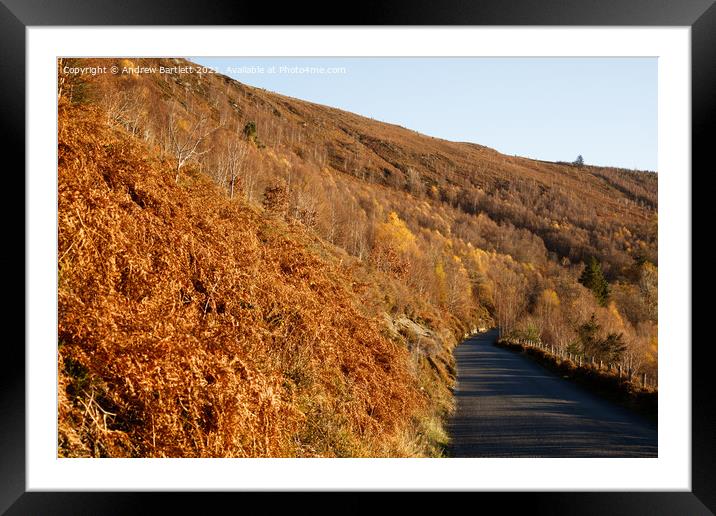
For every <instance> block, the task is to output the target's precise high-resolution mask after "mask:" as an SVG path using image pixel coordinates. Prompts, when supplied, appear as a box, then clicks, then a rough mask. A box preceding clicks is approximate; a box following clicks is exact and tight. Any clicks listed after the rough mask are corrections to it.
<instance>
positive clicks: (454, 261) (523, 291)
mask: <svg viewBox="0 0 716 516" xmlns="http://www.w3.org/2000/svg"><path fill="white" fill-rule="evenodd" d="M113 64H116V65H117V66H119V67H120V68H123V69H126V70H127V73H122V74H119V75H111V74H100V75H95V76H89V75H82V76H76V75H66V74H62V73H60V75H59V77H60V87H61V91H60V92H59V97H60V113H59V117H60V124H59V131H60V132H59V184H58V188H59V191H58V196H59V206H58V210H59V259H58V267H59V278H60V283H59V296H60V313H59V321H60V327H59V344H60V352H59V359H60V363H59V368H60V381H61V384H62V387H64V388H63V389H60V407H61V410H60V443H59V448H60V454H61V455H70V456H82V455H102V456H105V455H107V456H117V455H129V456H313V455H320V456H344V455H345V456H354V455H364V456H365V455H368V456H385V455H388V456H405V455H425V454H439V453H440V447H441V443H444V439H445V437H444V434H443V432H442V430H441V421H442V420H443V418H444V416H445V415H446V414H447V412H449V410H450V404H451V401H450V395H449V388H450V387H451V385H452V382H453V379H454V371H453V366H452V364H453V361H452V356H451V350H452V348H453V346H454V345H455V344H456V343H457V341H458V340H459V339H460V338H461V337H462V335H463V334H464V333H465V332H469V331H471V330H472V329H474V328H476V327H478V326H487V325H491V324H495V323H496V324H498V325H499V326H500V328H501V329H502V331H503V332H504V333H514V334H529V335H534V334H536V335H537V336H538V337H539V338H541V339H542V340H543V341H545V342H550V343H554V344H555V345H556V346H559V347H567V346H572V348H573V349H575V350H577V349H578V348H579V346H580V345H583V344H584V343H581V342H580V331H579V329H580V326H581V325H584V324H586V323H587V322H588V321H589V320H590V316H591V314H595V316H596V321H597V322H598V324H599V328H600V331H602V332H603V333H604V335H608V334H621V335H622V337H620V339H623V342H624V345H625V352H624V353H623V356H622V358H621V359H622V360H623V361H624V362H625V364H626V363H628V364H629V366H630V367H634V369H636V370H644V371H647V370H648V371H649V372H650V374H653V373H654V372H655V370H656V324H657V320H656V309H655V308H656V307H655V300H656V270H657V269H656V267H657V259H656V256H657V241H656V234H657V233H656V209H657V178H656V175H655V174H653V173H648V172H633V171H626V170H619V169H608V168H597V167H590V166H584V167H574V166H571V165H569V164H559V163H546V162H540V161H536V160H530V159H526V158H519V157H512V156H504V155H502V154H499V153H498V152H496V151H494V150H492V149H489V148H486V147H482V146H479V145H476V144H471V143H457V142H449V141H444V140H440V139H437V138H431V137H428V136H424V135H421V134H419V133H416V132H414V131H410V130H409V129H405V128H402V127H398V126H395V125H390V124H385V123H381V122H378V121H375V120H371V119H368V118H364V117H361V116H358V115H355V114H351V113H347V112H344V111H340V110H337V109H333V108H330V107H326V106H320V105H317V104H312V103H308V102H304V101H301V100H298V99H292V98H289V97H285V96H282V95H278V94H275V93H271V92H267V91H263V90H259V89H256V88H251V87H248V86H246V85H243V84H241V83H239V82H237V81H233V80H231V79H229V78H227V77H224V76H221V75H218V74H198V73H187V74H167V73H164V74H160V73H143V74H137V73H130V72H131V70H132V69H134V68H135V67H138V66H147V67H152V66H153V67H158V66H160V65H162V66H166V67H173V66H177V65H182V66H191V63H189V62H186V61H183V60H155V59H137V60H132V61H129V60H120V59H108V60H97V59H95V60H90V59H81V60H71V61H70V62H68V61H67V60H65V61H64V62H62V63H60V68H62V66H67V65H70V66H93V65H102V66H110V65H113ZM592 257H594V258H596V259H597V260H598V262H599V265H600V267H601V269H602V270H603V271H604V274H605V278H606V279H607V280H608V281H609V284H610V295H609V298H608V302H600V300H598V299H596V298H595V296H594V295H592V292H590V291H589V290H588V289H587V288H585V287H584V286H583V285H582V284H580V282H579V278H580V274H581V273H582V270H583V269H584V262H586V261H587V260H588V259H589V258H592ZM575 346H576V347H575Z"/></svg>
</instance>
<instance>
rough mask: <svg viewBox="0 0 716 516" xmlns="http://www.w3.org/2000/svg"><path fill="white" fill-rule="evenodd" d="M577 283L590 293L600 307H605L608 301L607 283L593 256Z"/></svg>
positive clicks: (600, 267) (600, 266) (599, 265)
mask: <svg viewBox="0 0 716 516" xmlns="http://www.w3.org/2000/svg"><path fill="white" fill-rule="evenodd" d="M579 282H580V283H581V284H582V285H584V286H585V287H587V288H588V289H589V290H591V291H592V293H593V294H594V297H596V298H597V300H598V301H599V304H600V305H602V306H606V304H607V300H608V299H609V283H608V282H607V280H606V279H605V278H604V273H603V272H602V265H601V264H600V263H599V261H598V260H597V259H596V258H594V257H593V256H592V257H591V258H590V259H589V262H588V263H587V265H586V266H585V267H584V270H583V271H582V275H581V276H579Z"/></svg>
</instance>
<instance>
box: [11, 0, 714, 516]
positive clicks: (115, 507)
mask: <svg viewBox="0 0 716 516" xmlns="http://www.w3.org/2000/svg"><path fill="white" fill-rule="evenodd" d="M278 5H281V7H280V8H277V6H278ZM351 16H352V19H351V20H350V21H347V20H346V18H344V15H342V14H341V10H339V8H338V6H337V4H335V3H326V5H323V3H322V2H314V3H311V4H305V3H295V4H291V3H280V4H274V5H272V4H270V3H260V2H251V3H248V2H247V3H245V4H243V3H242V4H239V3H234V2H229V1H225V0H219V1H212V0H204V1H203V2H193V1H189V0H181V1H180V0H161V1H154V2H151V3H148V2H147V1H146V0H144V1H143V0H124V1H117V0H115V1H112V0H53V1H50V0H0V72H1V74H0V77H1V79H0V81H1V82H2V88H1V89H0V113H1V114H2V117H1V121H0V123H1V124H2V129H3V131H2V134H3V136H4V138H3V139H2V142H1V143H0V145H2V147H6V149H3V150H5V151H7V152H5V153H3V154H2V155H3V156H7V155H9V154H12V155H14V156H17V157H20V165H17V166H16V168H15V171H16V170H19V169H20V167H23V169H24V153H22V152H18V149H22V148H24V144H25V107H26V105H25V104H26V101H22V102H21V101H20V100H19V99H25V56H26V53H25V52H26V49H25V30H26V28H27V27H28V26H62V25H78V26H82V25H93V26H101V25H284V24H285V25H294V24H300V23H305V24H309V25H346V24H350V25H362V24H367V25H502V26H509V25H513V26H525V25H538V26H539V25H550V26H565V25H572V26H598V25H604V26H689V27H691V52H692V177H693V170H699V171H701V172H702V173H707V172H708V171H710V169H712V168H713V159H712V157H711V155H712V152H711V148H712V147H713V144H712V141H711V139H710V135H711V134H712V133H713V128H714V127H713V126H714V121H713V120H714V117H713V114H714V109H713V108H714V103H716V93H715V92H716V65H715V63H716V6H715V5H714V0H680V1H679V0H601V1H593V0H579V1H564V0H541V1H539V2H537V1H531V0H483V1H480V2H468V1H458V0H449V1H443V2H441V3H436V2H430V1H428V0H419V1H408V0H402V1H392V2H386V3H383V4H382V5H380V7H379V8H377V7H369V6H362V5H357V6H356V8H355V9H352V12H351ZM10 151H12V152H10ZM707 166H708V168H707ZM685 172H686V171H685ZM15 173H17V172H15ZM23 188H24V187H23ZM23 249H24V246H23ZM24 258H25V257H24V251H23V267H24ZM692 263H693V262H692ZM25 270H26V269H25ZM26 274H27V272H26ZM23 306H24V307H25V310H31V309H32V307H30V306H25V305H24V303H23ZM686 338H688V339H691V336H690V335H688V336H686ZM23 341H24V339H23ZM685 344H687V345H688V344H690V343H689V342H686V343H685ZM706 344H708V343H706ZM709 347H710V344H709V345H704V346H699V345H694V346H692V403H693V404H692V422H691V423H692V457H691V466H692V477H691V478H692V490H691V491H690V492H588V493H587V492H585V493H574V492H572V493H554V492H529V493H481V495H480V496H481V498H490V499H491V500H481V501H482V502H483V503H485V502H488V503H490V502H497V503H498V504H499V507H500V509H501V510H503V511H504V510H507V511H508V512H511V510H514V509H519V508H523V507H525V508H529V511H530V512H531V513H535V512H536V513H549V514H585V515H588V514H600V515H602V514H684V515H685V514H690V515H696V514H712V513H713V512H714V511H716V489H715V486H716V474H715V471H716V446H714V443H715V439H714V436H716V410H715V409H714V406H715V405H714V399H713V397H712V395H711V393H712V392H713V385H714V384H713V381H712V380H711V378H712V375H711V369H712V366H711V365H709V364H710V361H709V360H708V358H709V357H708V355H709V353H710V350H709ZM685 349H688V348H685ZM4 358H5V359H6V361H9V363H11V364H12V367H5V368H3V373H2V374H0V387H1V390H0V415H1V416H0V418H1V419H0V512H3V513H4V512H6V511H7V512H6V513H7V514H18V515H19V514H125V513H142V512H148V511H149V510H152V504H153V503H155V502H158V503H160V504H161V505H162V511H163V512H166V511H172V510H174V509H182V510H191V509H192V508H194V507H197V508H202V512H206V509H207V508H209V507H212V506H218V504H219V503H223V502H224V501H226V502H228V503H232V502H231V499H232V498H234V497H236V496H241V497H244V498H242V502H241V503H242V504H246V503H247V502H246V500H245V497H246V494H245V493H243V494H239V493H223V494H218V493H204V494H195V495H191V496H190V495H189V494H188V493H126V492H108V493H97V492H94V493H89V492H88V493H75V492H73V493H68V492H64V493H63V492H26V488H25V473H26V469H25V468H26V463H25V453H26V452H25V430H26V425H25V415H26V414H25V382H26V378H25V349H24V342H23V343H21V341H20V339H14V340H10V339H8V340H6V343H5V354H4ZM257 496H266V495H265V494H264V495H261V494H259V495H257ZM352 496H354V497H356V498H358V494H353V495H352ZM208 497H211V501H209V500H207V498H208ZM421 499H422V495H421V494H417V495H416V496H415V497H414V498H413V500H415V501H418V502H419V503H421V502H420V500H421ZM322 500H323V503H325V499H322ZM455 502H457V500H454V503H455ZM209 503H210V505H209ZM368 505H369V502H367V503H366V504H365V505H363V501H362V497H361V500H359V501H358V502H357V503H354V504H347V505H345V504H344V507H345V508H346V509H348V510H360V509H361V506H363V508H367V507H368ZM490 505H492V504H491V503H490ZM457 506H459V505H456V507H457ZM482 507H483V508H484V507H486V506H485V505H483V506H482Z"/></svg>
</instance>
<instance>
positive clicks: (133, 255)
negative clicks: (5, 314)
mask: <svg viewBox="0 0 716 516" xmlns="http://www.w3.org/2000/svg"><path fill="white" fill-rule="evenodd" d="M99 117H100V114H99V113H98V112H95V111H94V110H93V109H91V108H87V107H84V108H82V109H78V108H75V107H69V106H65V105H61V107H60V113H59V141H60V145H59V186H58V212H59V221H58V224H59V229H58V231H59V235H58V236H59V254H58V256H59V265H58V267H59V364H58V368H59V374H60V376H59V378H60V388H59V455H61V456H145V457H160V456H172V457H188V456H211V457H224V456H231V457H245V456H288V457H292V456H336V455H339V456H340V455H359V456H360V455H372V456H383V455H394V456H395V455H398V456H400V455H406V454H411V453H416V451H415V450H411V449H410V447H409V446H408V444H406V442H407V441H406V437H405V436H406V432H408V429H409V425H410V422H411V418H412V417H413V416H415V414H416V413H417V411H418V410H419V409H420V408H421V406H423V405H424V400H423V399H422V398H421V396H420V395H419V390H418V387H417V385H416V384H415V381H414V380H413V377H412V376H411V375H410V374H409V372H408V362H407V356H408V355H407V351H406V350H405V349H404V348H403V347H400V346H398V345H396V344H395V343H394V342H393V341H391V340H389V339H387V338H386V337H384V336H383V335H382V334H381V332H380V331H379V325H378V323H377V320H376V319H375V318H374V317H372V316H370V314H366V313H363V312H362V311H361V309H359V303H360V299H359V298H358V297H357V296H356V294H354V293H353V292H352V291H351V288H350V285H351V278H350V276H349V275H348V273H347V272H346V271H345V270H344V269H341V268H340V267H339V265H338V264H337V263H336V260H335V259H334V258H332V257H331V253H330V252H329V251H328V250H326V249H322V244H321V243H320V241H318V240H317V239H316V238H315V237H314V236H311V235H310V234H309V233H308V232H306V231H305V230H304V229H303V228H302V226H299V225H296V224H288V223H286V222H284V221H282V220H278V218H277V217H275V216H273V215H272V214H271V213H266V214H262V213H260V212H259V211H258V210H256V209H254V208H251V207H249V206H247V205H246V204H244V203H243V202H242V201H237V200H234V201H229V200H228V199H227V198H226V197H225V196H224V195H221V194H220V193H219V192H218V191H217V188H216V187H215V186H213V184H212V183H211V182H210V181H209V180H208V179H206V178H205V176H203V175H200V174H192V173H189V174H187V175H186V176H182V180H181V181H180V184H179V185H176V184H175V183H174V175H173V170H172V169H171V167H170V165H169V164H165V163H162V162H160V161H158V160H154V159H151V158H147V157H146V156H147V155H148V153H147V151H146V149H144V148H143V147H142V146H140V145H139V144H138V143H137V142H136V141H133V140H132V139H131V138H130V137H128V136H127V135H126V134H125V133H123V132H122V131H113V130H111V129H109V128H108V126H107V125H106V124H104V123H103V121H102V120H101V119H100V118H99Z"/></svg>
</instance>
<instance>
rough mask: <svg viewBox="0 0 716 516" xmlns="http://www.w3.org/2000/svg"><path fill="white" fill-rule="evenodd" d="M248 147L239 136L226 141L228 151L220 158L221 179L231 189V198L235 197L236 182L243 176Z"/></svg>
mask: <svg viewBox="0 0 716 516" xmlns="http://www.w3.org/2000/svg"><path fill="white" fill-rule="evenodd" d="M247 152H248V147H247V146H246V144H245V143H243V142H242V141H240V140H239V139H238V138H235V139H231V140H229V141H228V142H227V143H226V151H225V152H224V154H223V155H222V156H221V157H220V158H219V170H220V171H221V173H220V181H221V182H222V183H223V184H225V185H226V187H227V188H228V190H229V198H230V199H233V198H234V192H235V190H236V182H237V181H238V180H239V178H240V177H241V174H242V172H243V169H244V165H245V162H246V154H247Z"/></svg>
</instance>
